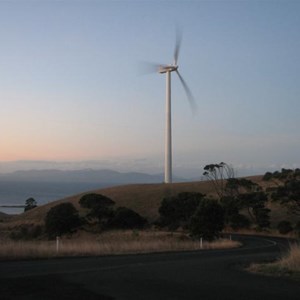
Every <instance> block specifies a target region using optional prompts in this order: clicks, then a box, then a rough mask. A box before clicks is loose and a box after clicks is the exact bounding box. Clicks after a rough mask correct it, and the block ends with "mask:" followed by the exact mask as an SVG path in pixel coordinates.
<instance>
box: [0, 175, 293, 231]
mask: <svg viewBox="0 0 300 300" xmlns="http://www.w3.org/2000/svg"><path fill="white" fill-rule="evenodd" d="M248 179H250V180H252V181H253V182H255V183H258V184H259V185H261V186H262V187H263V188H264V189H266V188H268V187H272V186H275V183H274V182H271V181H270V182H265V181H262V176H252V177H248ZM90 192H93V193H99V194H103V195H105V196H107V197H109V198H111V199H112V200H114V201H115V202H116V206H125V207H128V208H131V209H133V210H135V211H136V212H138V213H139V214H140V215H142V216H144V217H146V218H147V219H148V220H149V221H150V222H151V221H154V220H156V219H157V218H158V215H159V214H158V209H159V206H160V203H161V200H162V199H163V198H164V197H167V196H171V195H177V194H178V193H180V192H199V193H203V194H206V195H207V197H211V198H213V197H215V196H216V194H215V192H214V188H213V184H212V183H211V182H209V181H201V182H189V183H173V184H133V185H124V186H117V187H111V188H104V189H99V190H93V191H90ZM90 192H86V193H82V194H78V195H74V196H70V197H67V198H64V199H61V200H57V201H54V202H51V203H48V204H45V205H42V206H39V207H37V208H35V209H33V210H30V211H28V212H25V213H22V214H20V215H16V216H13V217H11V218H10V219H9V220H7V221H5V222H3V223H0V229H1V228H4V227H5V228H13V227H15V226H18V225H21V224H42V223H43V221H44V218H45V216H46V214H47V212H48V211H49V209H50V208H51V207H53V206H55V205H57V204H60V203H63V202H71V203H73V204H74V206H75V207H76V208H77V209H78V210H79V212H80V214H84V211H83V209H82V208H81V207H80V205H79V203H78V201H79V199H80V198H81V197H82V196H83V195H84V194H87V193H90ZM269 205H270V208H271V209H272V214H271V221H272V223H277V222H278V221H280V220H283V219H291V217H290V216H287V212H286V211H285V209H283V208H282V207H281V206H279V205H277V204H273V203H270V204H269Z"/></svg>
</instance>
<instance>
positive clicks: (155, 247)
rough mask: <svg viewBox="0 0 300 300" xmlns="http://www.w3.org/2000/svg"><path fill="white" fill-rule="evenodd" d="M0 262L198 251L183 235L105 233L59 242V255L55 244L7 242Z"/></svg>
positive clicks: (226, 244)
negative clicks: (93, 236)
mask: <svg viewBox="0 0 300 300" xmlns="http://www.w3.org/2000/svg"><path fill="white" fill-rule="evenodd" d="M0 243H1V246H0V259H2V260H3V259H5V260H10V259H11V260H13V259H29V258H30V259H32V258H50V257H62V256H98V255H118V254H133V253H149V252H164V251H188V250H199V249H200V243H199V241H192V240H191V239H189V238H188V237H187V236H186V235H183V234H172V233H163V232H137V231H125V232H124V231H117V232H107V233H103V234H101V235H98V237H97V238H96V239H95V238H94V239H92V238H91V237H90V238H88V237H87V238H85V239H83V238H78V239H76V238H73V239H61V240H60V242H59V251H57V249H56V241H17V242H16V241H11V240H6V241H2V242H0ZM239 246H240V244H239V243H238V242H236V241H230V240H224V239H222V240H218V241H215V242H212V243H208V242H204V243H203V249H224V248H233V247H239Z"/></svg>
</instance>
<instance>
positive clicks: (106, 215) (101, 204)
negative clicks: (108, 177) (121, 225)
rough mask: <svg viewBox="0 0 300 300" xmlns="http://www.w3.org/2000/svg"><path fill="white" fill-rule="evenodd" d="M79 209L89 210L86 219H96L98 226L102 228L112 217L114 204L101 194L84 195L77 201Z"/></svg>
mask: <svg viewBox="0 0 300 300" xmlns="http://www.w3.org/2000/svg"><path fill="white" fill-rule="evenodd" d="M79 204H80V205H81V207H84V208H89V209H90V212H89V213H88V215H87V216H88V217H91V218H97V219H98V222H99V225H100V226H101V227H103V228H105V227H106V226H107V224H108V223H109V221H110V219H111V218H112V217H113V206H114V205H115V202H114V201H113V200H111V199H110V198H108V197H106V196H104V195H101V194H93V193H92V194H86V195H84V196H82V197H81V199H80V200H79Z"/></svg>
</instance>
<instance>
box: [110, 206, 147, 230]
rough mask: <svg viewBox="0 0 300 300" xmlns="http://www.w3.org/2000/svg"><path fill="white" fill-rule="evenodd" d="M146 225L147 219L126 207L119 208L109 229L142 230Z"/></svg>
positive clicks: (111, 220)
mask: <svg viewBox="0 0 300 300" xmlns="http://www.w3.org/2000/svg"><path fill="white" fill-rule="evenodd" d="M146 224H147V220H146V219H145V218H143V217H142V216H140V215H139V214H138V213H136V212H135V211H133V210H132V209H129V208H126V207H118V208H117V209H116V210H115V212H114V215H113V216H112V218H111V219H110V221H109V227H111V228H118V229H134V228H138V229H140V228H143V227H144V226H145V225H146Z"/></svg>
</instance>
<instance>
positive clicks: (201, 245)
mask: <svg viewBox="0 0 300 300" xmlns="http://www.w3.org/2000/svg"><path fill="white" fill-rule="evenodd" d="M200 249H203V239H202V237H201V238H200Z"/></svg>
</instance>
